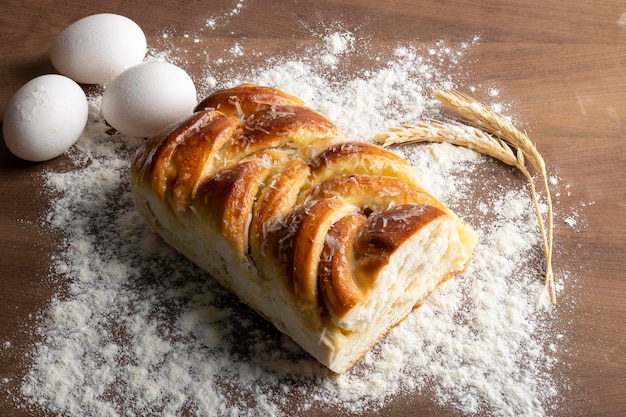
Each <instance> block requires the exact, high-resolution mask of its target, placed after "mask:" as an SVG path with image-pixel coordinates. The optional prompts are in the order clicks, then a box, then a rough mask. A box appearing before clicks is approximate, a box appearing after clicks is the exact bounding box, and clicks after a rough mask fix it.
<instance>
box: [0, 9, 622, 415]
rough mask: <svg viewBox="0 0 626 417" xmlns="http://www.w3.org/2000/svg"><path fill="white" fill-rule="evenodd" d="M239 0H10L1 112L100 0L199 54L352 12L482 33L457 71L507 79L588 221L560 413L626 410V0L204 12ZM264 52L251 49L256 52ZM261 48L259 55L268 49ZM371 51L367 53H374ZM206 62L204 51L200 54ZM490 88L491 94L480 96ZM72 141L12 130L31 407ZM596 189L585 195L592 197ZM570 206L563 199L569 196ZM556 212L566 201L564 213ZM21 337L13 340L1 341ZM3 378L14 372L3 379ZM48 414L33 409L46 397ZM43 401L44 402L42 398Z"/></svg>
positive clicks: (16, 369) (14, 308)
mask: <svg viewBox="0 0 626 417" xmlns="http://www.w3.org/2000/svg"><path fill="white" fill-rule="evenodd" d="M235 4H236V2H235V1H230V0H218V1H208V0H207V1H196V2H184V1H182V0H181V1H157V2H154V1H146V0H138V1H134V2H125V1H108V2H102V1H93V0H86V1H81V2H65V1H52V0H38V1H31V2H21V1H15V0H5V1H3V3H2V6H1V8H2V10H1V12H0V114H3V113H4V109H5V108H6V105H7V103H8V101H9V99H10V98H11V96H12V95H13V94H14V93H15V92H16V91H17V89H18V88H19V87H20V86H21V85H23V84H24V83H25V82H27V81H28V80H30V79H32V78H33V77H35V76H37V75H41V74H44V73H49V72H53V71H54V70H53V68H52V66H51V65H50V63H49V58H48V51H49V48H50V46H51V44H52V41H53V39H54V36H55V35H56V34H57V33H59V32H60V31H61V30H62V29H63V28H64V27H66V26H67V25H68V24H70V23H72V22H73V21H75V20H77V19H79V18H81V17H84V16H86V15H89V14H92V13H99V12H114V13H119V14H123V15H126V16H128V17H130V18H131V19H133V20H135V21H136V22H137V23H138V24H139V25H140V26H141V27H142V28H143V29H144V31H145V32H146V34H147V36H148V43H149V44H150V43H153V42H163V38H162V36H161V35H162V31H163V30H166V29H167V30H176V31H180V32H184V31H190V32H193V33H194V36H200V37H203V42H202V44H201V46H198V45H194V44H193V42H192V41H191V40H189V43H186V44H184V45H181V48H185V49H187V50H188V55H189V56H190V57H192V58H191V59H190V61H189V68H188V69H189V71H190V72H192V73H194V72H195V74H196V75H198V74H200V73H201V71H202V68H200V67H199V66H198V65H199V64H197V63H195V62H194V60H193V57H194V56H197V55H198V54H200V53H201V52H202V51H200V49H199V48H207V49H208V50H210V51H212V53H213V54H214V55H215V57H219V56H220V54H223V55H225V54H227V51H225V48H226V46H227V45H230V44H231V43H232V40H233V39H240V40H241V42H245V44H247V45H250V46H251V47H252V46H254V47H255V48H256V49H259V48H260V47H261V46H263V47H264V48H265V50H266V51H267V55H271V54H272V53H279V52H280V51H284V50H293V51H297V50H298V49H299V48H302V47H304V46H306V45H307V42H308V40H309V39H310V37H311V29H312V28H323V27H324V24H325V22H338V21H341V22H342V24H343V27H344V28H345V29H346V30H352V29H355V28H357V27H358V28H360V31H363V30H366V31H368V32H369V33H371V39H370V44H371V45H372V47H376V45H381V46H382V45H392V44H396V43H400V42H406V41H411V42H416V43H422V44H424V45H428V44H432V42H435V41H438V40H441V39H443V40H445V41H446V42H449V43H450V44H451V45H457V44H459V43H460V42H466V41H468V40H469V39H472V37H473V36H474V35H478V36H480V42H479V43H478V44H477V45H475V46H473V47H472V48H471V50H470V52H469V57H468V59H467V62H465V63H464V64H463V69H462V71H461V72H460V73H461V74H466V77H465V79H463V80H460V82H461V84H462V85H465V86H471V85H475V86H483V87H484V86H488V85H492V84H493V85H496V86H498V88H499V89H500V97H501V99H502V100H503V101H510V102H514V103H515V106H514V110H515V112H516V114H514V115H513V116H514V117H515V119H516V122H517V123H518V125H519V126H520V127H522V128H524V129H526V130H527V131H528V132H529V134H530V136H531V138H532V139H533V140H534V141H536V142H537V145H538V148H539V150H540V152H542V154H543V155H544V158H545V160H546V161H547V165H548V169H549V172H550V173H556V174H558V176H559V178H560V181H561V182H562V183H565V184H567V185H568V188H567V189H566V190H565V192H564V193H563V194H562V195H561V196H560V201H561V205H562V206H563V207H567V206H570V207H578V208H580V210H581V213H583V215H584V219H583V220H584V222H585V223H586V228H585V229H584V230H582V231H581V232H576V231H574V230H572V229H571V228H567V227H565V226H564V225H563V222H562V221H561V222H559V221H557V228H556V233H557V234H556V239H555V251H556V253H555V263H556V264H557V267H558V265H568V266H570V267H571V268H572V269H574V270H575V273H574V277H573V279H572V280H571V281H570V282H568V286H567V288H566V289H565V291H564V294H563V295H562V297H561V298H562V301H561V303H559V305H558V306H557V308H556V313H555V314H556V319H558V320H560V321H561V322H562V323H563V332H564V334H566V335H567V341H568V348H567V349H566V350H564V351H563V352H560V353H559V356H560V359H561V364H560V365H559V366H558V367H557V372H559V373H560V374H562V377H563V379H564V380H567V381H569V385H570V390H569V391H565V392H563V393H562V395H563V396H564V397H565V400H564V401H563V404H564V407H563V408H562V409H560V410H556V411H555V412H554V415H555V416H624V415H626V388H624V387H626V301H624V300H625V299H626V261H625V259H626V156H625V155H626V27H622V26H620V25H619V24H618V20H619V18H620V16H621V15H622V13H624V12H626V4H624V2H623V1H620V0H596V1H587V2H575V3H572V2H570V1H568V0H526V1H519V2H512V1H510V2H509V1H498V0H487V1H480V2H477V1H470V0H443V1H437V2H431V1H426V0H394V1H386V2H382V1H378V0H326V1H318V2H306V1H301V0H291V1H285V2H282V1H281V2H270V1H262V0H257V1H251V0H248V1H247V3H246V7H245V8H243V9H242V10H241V12H240V15H239V16H238V22H241V23H240V24H238V25H237V26H236V27H232V26H229V27H217V28H216V29H215V30H211V31H208V30H204V31H199V30H198V31H195V32H194V30H196V29H195V28H202V27H203V26H204V24H205V19H206V18H207V16H210V15H223V14H224V13H225V12H226V11H228V10H232V8H233V7H234V5H235ZM250 59H254V58H250ZM257 59H258V58H257ZM361 59H365V58H361ZM197 62H198V63H199V62H200V60H198V61H197ZM477 98H478V99H481V98H484V97H480V96H479V97H477ZM68 169H71V163H70V162H69V161H68V160H67V159H66V158H64V157H63V156H61V157H59V158H57V159H55V160H53V161H49V162H44V163H39V164H32V163H27V162H23V161H20V160H18V159H16V158H15V157H13V156H12V155H11V154H10V153H9V152H8V150H7V149H6V147H5V146H4V144H3V142H2V144H0V253H1V257H0V381H8V382H0V415H2V416H4V415H6V416H18V417H22V416H27V415H32V413H33V412H32V411H30V410H24V409H20V408H17V407H16V402H15V401H13V399H12V398H11V395H9V396H8V397H7V396H6V395H5V393H6V392H7V390H8V391H9V392H10V393H14V394H15V393H17V389H18V387H19V384H20V379H21V378H22V377H23V375H24V374H25V372H26V368H27V366H28V352H30V351H31V348H32V345H33V343H36V342H37V338H36V335H34V334H33V333H32V326H34V324H35V322H36V319H37V314H38V313H39V312H40V311H41V309H42V308H44V307H45V305H46V303H47V302H48V301H49V300H50V297H51V296H52V294H55V293H58V292H60V291H61V292H62V291H63V288H64V283H63V282H58V281H54V280H53V279H50V278H49V270H50V267H51V255H53V254H54V253H55V250H57V249H56V248H57V247H58V244H59V242H60V239H62V236H61V235H60V234H52V233H51V232H50V231H49V230H47V229H46V228H45V227H43V226H42V225H41V222H40V218H41V216H43V215H44V214H45V213H46V208H47V204H49V203H48V202H49V196H47V195H46V194H45V192H44V191H43V185H42V178H41V175H42V174H43V173H45V172H46V171H47V170H56V171H59V170H68ZM583 205H584V206H583ZM558 209H559V208H558V207H557V212H558ZM557 214H558V213H557ZM5 341H10V343H11V347H10V348H3V344H4V342H5ZM5 378H6V379H5ZM414 410H421V412H422V413H423V415H441V416H448V415H449V416H453V415H456V414H455V413H454V412H453V411H452V410H445V408H444V409H443V411H442V408H441V407H440V406H438V405H436V404H435V403H434V402H433V401H432V399H429V398H427V397H420V396H417V397H410V398H403V399H400V400H398V401H395V402H392V403H390V404H389V405H388V406H387V407H386V408H385V409H384V410H383V411H382V414H383V415H393V416H397V417H400V416H409V415H415V411H414ZM35 414H36V413H35ZM36 415H37V414H36Z"/></svg>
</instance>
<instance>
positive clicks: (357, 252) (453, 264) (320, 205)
mask: <svg viewBox="0 0 626 417" xmlns="http://www.w3.org/2000/svg"><path fill="white" fill-rule="evenodd" d="M131 190H132V193H133V196H134V199H135V204H136V207H137V209H138V211H139V212H140V213H141V215H142V216H143V217H144V218H145V219H146V220H147V221H148V223H149V224H150V226H151V227H152V228H153V229H154V230H155V231H156V232H157V233H158V234H160V235H161V236H162V237H163V238H164V239H165V241H167V242H168V243H170V244H171V245H172V246H174V247H175V248H177V249H178V250H179V251H180V252H182V253H183V254H184V255H186V256H187V257H188V258H189V259H191V260H192V261H193V262H195V263H196V264H198V265H199V266H200V267H201V268H203V269H204V270H206V271H207V272H208V273H209V274H211V275H212V276H213V277H214V278H215V279H217V280H218V281H219V282H220V284H221V285H223V286H224V287H225V288H227V289H229V290H230V291H232V292H233V293H235V294H236V295H238V296H239V298H240V299H241V300H243V301H244V302H245V303H247V304H248V305H249V306H251V307H252V308H253V309H255V310H256V311H257V312H258V313H259V314H261V315H262V316H263V317H265V318H266V319H268V320H270V321H271V322H272V323H274V325H275V326H276V327H277V328H278V329H280V330H281V331H282V332H284V333H285V334H287V335H288V336H290V337H291V338H292V339H293V340H294V341H295V342H297V343H298V344H300V345H301V346H302V347H303V348H304V349H305V350H306V351H308V352H309V353H310V354H312V355H313V356H314V357H315V358H316V359H317V360H319V361H320V362H321V363H322V364H324V365H326V366H327V367H328V368H330V369H331V370H332V371H334V372H338V373H340V372H343V371H345V370H347V369H349V368H350V367H351V366H352V365H353V364H354V363H355V362H356V361H357V360H358V359H359V358H360V357H361V356H362V355H363V354H364V353H365V352H367V351H368V350H369V349H370V347H371V346H372V345H374V344H375V343H376V342H377V341H378V340H379V339H380V338H381V337H383V336H384V335H385V334H386V333H387V332H388V330H389V329H390V328H391V327H392V326H394V325H395V324H396V323H398V322H400V321H401V320H403V319H404V318H405V317H406V316H407V315H408V314H409V312H410V311H411V310H412V309H413V308H414V307H415V306H418V305H420V304H421V302H422V301H423V300H424V298H425V297H426V296H428V294H430V293H431V292H432V291H433V290H434V289H435V288H436V287H437V286H438V285H439V284H440V283H442V282H443V281H444V280H446V279H448V278H449V277H451V276H452V275H454V274H456V273H458V272H461V271H463V270H464V269H465V267H466V266H467V264H468V262H469V260H470V258H471V253H472V251H473V247H474V245H475V242H476V238H475V235H474V232H473V231H472V230H471V229H470V228H469V227H468V226H466V225H464V224H462V223H461V222H460V220H459V219H458V217H457V216H456V215H455V214H454V213H453V212H451V211H450V210H449V209H447V208H446V207H445V206H444V205H443V204H442V203H440V202H439V201H437V200H436V199H435V198H434V197H432V196H431V195H429V194H428V193H427V192H426V191H424V190H423V189H422V188H421V187H420V184H419V179H418V178H416V175H415V173H414V170H413V168H412V167H411V165H410V164H409V163H408V162H406V161H405V160H404V159H402V158H400V157H399V156H397V155H396V154H394V153H392V152H389V151H387V150H385V149H383V148H380V147H378V146H375V145H372V144H368V143H363V142H350V141H348V140H347V139H346V138H345V137H344V136H342V135H341V134H340V133H339V132H338V131H337V128H336V127H335V125H334V124H333V123H331V122H330V121H328V120H327V119H326V118H324V117H323V116H322V115H320V114H319V113H317V112H315V111H313V110H311V109H309V108H307V107H305V106H304V105H303V102H302V101H301V100H299V99H298V98H295V97H292V96H289V95H287V94H285V93H283V92H281V91H278V90H275V89H272V88H268V87H260V86H256V85H252V84H244V85H241V86H239V87H235V88H232V89H226V90H221V91H217V92H215V93H213V94H212V95H210V96H209V97H208V98H206V99H205V100H204V101H202V102H201V103H200V104H199V105H198V106H197V108H196V112H195V113H194V114H193V115H192V116H191V117H189V118H188V119H186V120H184V121H181V122H179V123H177V124H175V125H174V126H172V127H171V128H169V129H167V130H166V131H164V132H162V133H161V134H159V135H157V136H155V137H153V138H151V139H149V140H147V141H146V142H145V143H144V145H143V146H142V147H140V149H138V151H137V153H136V154H135V156H134V158H133V160H132V165H131Z"/></svg>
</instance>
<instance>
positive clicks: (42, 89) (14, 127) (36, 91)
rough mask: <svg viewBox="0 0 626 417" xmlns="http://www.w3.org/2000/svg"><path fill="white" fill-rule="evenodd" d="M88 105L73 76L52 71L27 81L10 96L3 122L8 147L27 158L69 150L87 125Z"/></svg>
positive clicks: (43, 157)
mask: <svg viewBox="0 0 626 417" xmlns="http://www.w3.org/2000/svg"><path fill="white" fill-rule="evenodd" d="M88 113H89V105H88V103H87V97H86V96H85V93H84V91H83V90H82V88H81V87H80V86H79V85H78V84H77V83H76V82H74V81H72V80H71V79H69V78H67V77H65V76H62V75H58V74H49V75H42V76H40V77H37V78H34V79H32V80H30V81H29V82H27V83H26V84H24V85H23V86H22V88H20V89H19V90H18V91H17V93H15V95H14V96H13V97H12V98H11V101H10V102H9V104H8V106H7V109H6V112H5V114H4V121H3V125H2V133H3V135H4V142H5V143H6V145H7V148H9V150H10V151H11V152H12V153H13V154H14V155H15V156H17V157H19V158H22V159H25V160H27V161H35V162H38V161H46V160H49V159H52V158H56V157H57V156H59V155H61V154H62V153H64V152H65V151H67V150H68V149H69V148H70V147H71V146H72V145H73V144H74V143H75V142H76V140H78V138H79V137H80V135H81V134H82V132H83V130H84V129H85V126H86V124H87V117H88Z"/></svg>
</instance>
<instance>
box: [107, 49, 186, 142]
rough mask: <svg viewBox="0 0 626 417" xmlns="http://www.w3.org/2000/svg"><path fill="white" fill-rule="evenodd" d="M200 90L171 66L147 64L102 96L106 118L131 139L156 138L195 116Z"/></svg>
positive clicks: (122, 77) (120, 78) (125, 74)
mask: <svg viewBox="0 0 626 417" xmlns="http://www.w3.org/2000/svg"><path fill="white" fill-rule="evenodd" d="M196 104H197V96H196V87H195V85H194V83H193V80H192V79H191V77H189V75H188V74H187V73H186V72H185V71H184V70H183V69H181V68H179V67H177V66H176V65H173V64H170V63H167V62H159V61H152V62H145V63H143V64H139V65H136V66H134V67H132V68H129V69H127V70H126V71H124V72H123V73H121V74H120V75H119V76H118V77H117V78H115V79H114V80H113V81H112V82H111V83H110V84H109V85H108V87H107V89H106V90H105V91H104V94H103V95H102V115H103V116H104V118H105V120H106V121H107V122H108V123H109V124H110V125H111V126H113V127H114V128H115V129H117V130H119V131H120V132H122V133H126V134H127V135H131V136H139V137H147V136H153V135H156V134H157V133H159V132H160V131H161V130H163V129H164V128H166V127H167V126H168V125H170V124H171V123H173V122H175V121H177V120H179V119H181V118H183V117H186V116H188V115H190V114H191V113H193V109H194V107H195V106H196Z"/></svg>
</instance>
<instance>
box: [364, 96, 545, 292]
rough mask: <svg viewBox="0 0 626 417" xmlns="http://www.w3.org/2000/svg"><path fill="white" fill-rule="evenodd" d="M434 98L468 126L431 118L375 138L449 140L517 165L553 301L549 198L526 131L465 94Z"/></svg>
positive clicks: (386, 141) (542, 165)
mask: <svg viewBox="0 0 626 417" xmlns="http://www.w3.org/2000/svg"><path fill="white" fill-rule="evenodd" d="M435 97H436V98H437V99H438V100H439V101H440V102H441V103H442V104H443V105H444V106H445V107H446V108H448V109H450V110H453V111H456V112H457V113H459V114H460V115H461V116H463V117H464V118H465V120H466V122H468V123H469V124H470V126H468V125H463V124H460V123H452V122H441V121H436V120H430V121H429V122H428V123H422V122H420V123H416V124H415V125H402V126H401V127H397V128H391V129H390V130H389V131H388V132H386V133H380V134H378V135H376V136H375V137H374V139H375V140H376V141H378V142H381V143H383V144H384V145H391V144H399V143H415V142H448V143H451V144H454V145H458V146H464V147H467V148H470V149H473V150H475V151H476V152H479V153H482V154H484V155H487V156H490V157H492V158H496V159H498V160H500V161H502V162H504V163H505V164H508V165H511V166H514V167H516V168H517V169H518V170H519V171H520V172H521V173H522V174H523V175H524V176H525V177H526V179H527V180H528V182H529V184H530V190H531V197H532V201H533V204H534V207H535V212H536V215H537V220H538V222H539V231H540V233H541V240H542V244H543V250H544V255H545V260H546V271H545V285H546V287H547V288H548V291H549V294H550V300H551V302H552V303H553V304H556V289H555V285H554V273H553V271H552V241H553V212H552V198H551V195H550V189H549V187H548V175H547V172H546V168H545V162H544V160H543V158H542V157H541V155H540V154H539V152H538V151H537V148H536V147H535V145H534V144H533V143H532V142H531V141H530V139H529V138H528V136H527V135H526V134H525V133H522V132H520V131H519V130H518V129H517V128H515V126H513V125H512V124H511V123H510V122H508V121H507V120H505V119H504V118H503V117H502V116H500V115H498V114H496V113H494V112H493V111H491V110H490V109H488V108H487V107H485V106H484V105H482V104H481V103H479V102H477V101H475V100H474V99H472V98H470V97H468V96H467V95H464V94H462V93H459V92H457V91H450V90H444V91H437V92H436V93H435ZM526 161H528V162H530V164H531V165H532V166H533V168H534V169H535V170H537V172H539V174H540V175H541V177H542V180H543V187H544V188H545V193H546V200H547V205H548V214H547V218H548V226H547V228H546V226H545V224H544V221H543V217H542V215H541V210H540V207H539V199H538V197H537V190H536V187H535V182H534V181H533V178H532V175H531V174H530V172H529V170H528V169H527V167H526Z"/></svg>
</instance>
